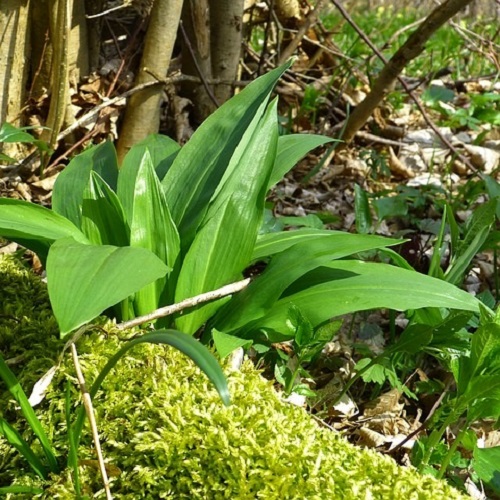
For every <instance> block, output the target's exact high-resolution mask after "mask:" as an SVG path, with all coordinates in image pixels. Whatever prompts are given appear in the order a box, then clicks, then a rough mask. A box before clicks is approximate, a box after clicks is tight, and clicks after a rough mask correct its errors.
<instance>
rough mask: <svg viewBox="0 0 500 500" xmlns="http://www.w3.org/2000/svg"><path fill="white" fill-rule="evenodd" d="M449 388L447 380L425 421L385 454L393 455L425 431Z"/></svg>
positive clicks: (449, 383) (449, 384)
mask: <svg viewBox="0 0 500 500" xmlns="http://www.w3.org/2000/svg"><path fill="white" fill-rule="evenodd" d="M450 386H451V380H448V381H447V382H446V386H445V388H444V390H443V392H442V393H441V394H440V395H439V398H438V399H437V400H436V402H435V403H434V404H433V405H432V408H431V410H430V412H429V414H428V415H427V417H426V419H425V420H424V421H423V422H422V424H420V425H419V426H418V427H417V428H416V429H414V430H413V431H412V432H410V434H408V436H406V437H405V438H404V439H403V441H401V442H399V443H398V444H397V445H396V446H395V447H394V448H391V449H390V450H389V451H388V452H387V453H391V454H393V453H394V452H395V451H396V450H399V449H400V448H402V447H403V446H404V445H405V444H406V443H407V442H408V441H410V440H411V439H413V438H414V437H415V436H416V435H417V434H419V433H420V432H422V431H423V430H425V429H426V428H427V426H428V425H429V422H430V420H431V418H432V416H433V415H434V413H436V410H437V409H438V408H439V406H440V405H441V403H442V402H443V399H444V397H445V396H446V394H447V393H448V389H449V388H450Z"/></svg>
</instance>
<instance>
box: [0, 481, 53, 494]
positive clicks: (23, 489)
mask: <svg viewBox="0 0 500 500" xmlns="http://www.w3.org/2000/svg"><path fill="white" fill-rule="evenodd" d="M8 493H12V494H26V495H28V494H31V495H41V494H43V490H42V489H41V488H35V487H34V486H22V485H21V484H14V485H12V486H0V495H7V494H8Z"/></svg>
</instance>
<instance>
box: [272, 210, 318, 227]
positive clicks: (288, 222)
mask: <svg viewBox="0 0 500 500" xmlns="http://www.w3.org/2000/svg"><path fill="white" fill-rule="evenodd" d="M277 221H278V223H279V224H282V225H283V226H292V227H311V228H313V229H323V228H324V227H325V225H324V224H323V221H322V220H321V219H320V218H319V217H318V216H317V215H314V214H308V215H304V216H302V217H295V216H289V217H278V219H277Z"/></svg>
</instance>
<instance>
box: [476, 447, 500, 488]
mask: <svg viewBox="0 0 500 500" xmlns="http://www.w3.org/2000/svg"><path fill="white" fill-rule="evenodd" d="M472 467H473V468H474V471H475V472H476V474H477V475H478V476H479V479H481V480H482V481H484V482H485V483H486V484H487V485H488V486H489V487H490V488H491V489H492V490H494V491H495V492H496V493H499V494H500V446H494V447H492V448H477V447H476V448H475V449H474V459H473V460H472Z"/></svg>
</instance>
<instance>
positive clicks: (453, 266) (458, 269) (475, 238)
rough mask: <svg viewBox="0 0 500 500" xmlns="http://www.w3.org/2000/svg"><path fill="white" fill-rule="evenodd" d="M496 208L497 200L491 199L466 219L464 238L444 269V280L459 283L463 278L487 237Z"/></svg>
mask: <svg viewBox="0 0 500 500" xmlns="http://www.w3.org/2000/svg"><path fill="white" fill-rule="evenodd" d="M496 208H497V200H496V199H492V200H490V201H488V202H487V203H485V204H484V205H481V206H479V207H478V208H477V209H476V210H475V211H474V213H473V214H472V217H471V219H470V220H469V221H468V224H467V231H466V233H465V236H464V239H463V240H462V241H461V242H460V244H459V245H458V249H457V252H456V254H455V255H453V257H452V261H451V263H450V266H449V268H448V269H447V270H446V273H445V279H446V281H448V282H450V283H453V284H459V283H460V282H461V281H462V280H463V277H464V275H465V273H466V271H467V269H468V267H469V265H470V263H471V261H472V259H473V258H474V257H475V256H476V254H477V253H478V252H479V250H480V249H481V248H482V246H483V243H484V242H485V241H486V239H487V238H488V235H489V233H490V231H491V226H492V225H493V222H494V221H495V213H496Z"/></svg>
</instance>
